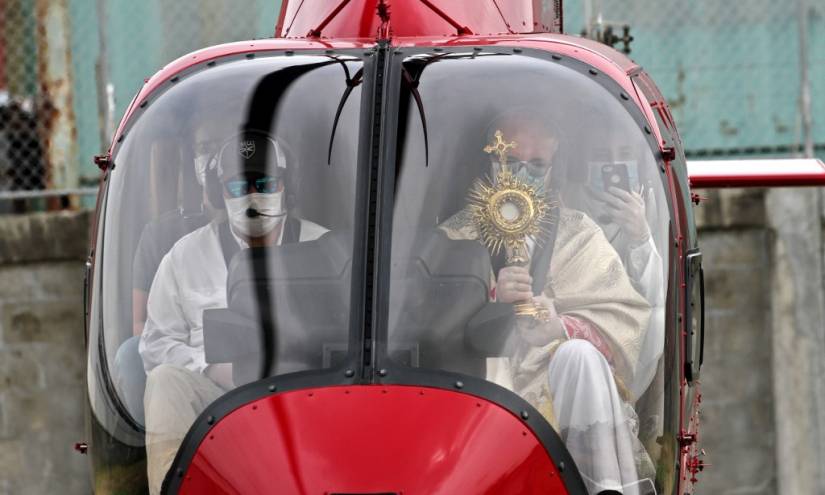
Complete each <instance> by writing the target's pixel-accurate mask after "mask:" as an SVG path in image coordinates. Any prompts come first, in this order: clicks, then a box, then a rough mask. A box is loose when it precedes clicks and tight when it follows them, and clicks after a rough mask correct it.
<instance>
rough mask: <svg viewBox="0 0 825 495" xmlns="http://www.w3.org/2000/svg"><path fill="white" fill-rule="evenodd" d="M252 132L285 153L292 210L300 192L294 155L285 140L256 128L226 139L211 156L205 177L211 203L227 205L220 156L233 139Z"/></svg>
mask: <svg viewBox="0 0 825 495" xmlns="http://www.w3.org/2000/svg"><path fill="white" fill-rule="evenodd" d="M250 134H251V135H257V136H260V137H263V138H265V139H267V140H268V141H270V142H271V143H272V144H273V147H275V148H276V149H279V150H280V152H281V153H282V154H283V155H284V159H285V161H286V170H285V171H284V190H285V191H286V194H285V204H286V208H287V210H291V209H292V208H293V206H294V205H295V198H296V195H297V192H298V184H296V183H295V181H294V180H293V178H294V177H295V175H296V174H293V173H292V163H293V160H294V155H293V154H292V153H291V151H290V150H289V148H287V147H286V146H285V145H284V143H283V142H278V141H276V140H275V139H273V138H272V137H271V136H270V135H269V133H266V132H264V131H259V130H255V129H249V130H244V131H242V132H239V133H237V134H234V135H233V136H231V137H229V138H227V139H225V140H224V141H223V142H222V143H221V145H220V146H219V147H218V150H217V151H216V152H215V153H214V154H213V155H212V156H211V157H210V158H209V161H208V162H207V165H206V173H205V178H204V184H205V187H206V196H207V198H208V199H209V203H210V204H211V205H212V207H213V208H215V209H219V210H223V209H225V208H226V205H225V204H224V202H223V184H222V183H221V179H220V177H218V158H219V156H220V154H221V153H222V152H223V150H224V148H225V147H226V146H227V145H229V144H231V143H232V142H233V141H237V140H238V138H239V137H242V136H249V135H250Z"/></svg>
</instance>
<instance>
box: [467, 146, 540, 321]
mask: <svg viewBox="0 0 825 495" xmlns="http://www.w3.org/2000/svg"><path fill="white" fill-rule="evenodd" d="M516 146H517V144H516V143H515V142H510V143H506V142H505V141H504V136H503V135H502V133H501V131H500V130H497V131H496V133H495V142H494V143H490V144H489V145H487V146H485V147H484V152H485V153H488V154H492V153H495V154H497V155H498V161H499V164H500V170H499V172H498V174H496V176H495V177H493V178H490V177H486V178H484V179H478V180H476V182H475V184H474V185H473V188H472V189H471V190H470V195H469V203H470V204H469V207H470V213H471V215H472V219H473V222H475V225H476V228H477V229H478V233H479V236H480V238H481V241H482V242H483V243H484V245H486V246H487V248H488V249H489V250H490V253H491V254H493V255H495V254H498V253H499V252H501V249H502V248H504V249H505V252H506V253H507V261H506V262H507V265H508V266H524V265H525V264H526V263H527V237H528V236H532V237H533V238H534V239H539V238H541V237H542V236H540V234H542V233H543V232H545V231H546V225H547V224H548V223H549V222H550V218H549V217H550V204H549V203H548V201H547V200H546V198H545V197H544V194H543V193H542V192H541V191H540V190H538V189H536V188H535V187H533V186H531V185H530V184H527V183H526V182H524V181H523V180H521V179H520V178H519V177H516V176H515V175H513V172H512V171H511V170H510V168H509V166H508V165H507V152H508V151H509V150H510V149H512V148H515V147H516ZM515 312H516V314H517V315H519V316H532V317H533V318H535V319H536V320H542V321H543V320H546V319H547V318H548V317H549V314H548V312H547V310H546V309H545V308H542V307H540V306H537V305H536V304H535V303H534V302H533V301H528V302H522V303H516V304H515Z"/></svg>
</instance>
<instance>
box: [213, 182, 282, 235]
mask: <svg viewBox="0 0 825 495" xmlns="http://www.w3.org/2000/svg"><path fill="white" fill-rule="evenodd" d="M283 195H284V193H283V191H281V192H276V193H270V194H265V193H252V194H245V195H243V196H241V197H239V198H224V203H225V204H226V212H227V215H228V217H229V223H230V224H231V225H232V228H233V229H234V230H235V231H236V232H237V233H238V234H241V235H245V236H247V237H263V236H265V235H266V234H268V233H270V232H272V231H273V230H274V229H275V228H276V227H277V226H278V225H279V224H280V223H281V221H282V220H283V218H284V215H286V210H285V209H284V202H283ZM250 209H252V210H255V211H257V212H258V216H254V215H253V216H252V217H250V216H249V215H248V214H247V210H250Z"/></svg>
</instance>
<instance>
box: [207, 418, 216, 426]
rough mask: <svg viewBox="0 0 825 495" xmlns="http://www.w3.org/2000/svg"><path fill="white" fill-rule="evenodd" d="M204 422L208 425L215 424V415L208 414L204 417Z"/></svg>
mask: <svg viewBox="0 0 825 495" xmlns="http://www.w3.org/2000/svg"><path fill="white" fill-rule="evenodd" d="M206 422H207V424H210V425H213V424H215V416H209V417H208V418H206Z"/></svg>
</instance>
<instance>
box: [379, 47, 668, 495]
mask: <svg viewBox="0 0 825 495" xmlns="http://www.w3.org/2000/svg"><path fill="white" fill-rule="evenodd" d="M403 71H404V73H405V78H404V79H403V80H402V83H401V96H400V98H401V102H400V110H399V112H400V114H401V117H400V121H399V132H398V136H399V137H398V142H397V149H398V167H397V178H396V183H397V186H396V194H395V209H394V217H393V234H392V245H393V250H392V274H391V282H390V303H389V311H388V332H389V345H388V350H389V355H390V358H391V359H393V360H394V361H395V362H397V363H399V364H402V365H407V366H418V367H431V368H438V369H443V370H448V371H453V372H460V373H464V374H470V375H474V376H478V377H481V378H485V379H487V380H489V381H492V382H494V383H496V384H498V385H500V386H502V387H505V388H507V389H509V390H511V391H513V392H515V393H517V394H518V395H520V396H521V397H522V398H524V399H526V400H527V401H528V402H529V403H531V405H533V407H535V408H536V409H537V410H538V411H540V412H541V413H542V414H543V415H544V417H545V418H546V419H547V420H548V421H549V422H550V423H551V424H552V425H553V426H554V427H555V428H556V430H557V431H558V432H559V433H560V435H561V436H562V439H563V440H564V441H565V444H566V446H567V448H568V450H569V451H570V452H571V454H572V455H573V457H574V459H575V460H576V463H577V465H578V467H579V469H580V471H581V473H582V475H583V478H584V480H585V484H586V485H587V486H588V489H589V490H590V491H591V493H598V492H600V491H602V490H617V491H619V492H621V493H637V492H638V493H645V494H647V493H652V492H653V489H654V487H655V485H656V483H657V481H656V477H657V475H656V473H657V461H658V460H659V453H660V450H661V449H660V446H659V445H658V444H657V441H656V440H657V438H658V437H659V436H660V435H661V426H662V424H661V419H662V418H661V415H662V383H661V382H662V380H661V378H662V377H661V373H660V372H661V368H660V366H661V364H662V355H663V349H664V331H665V328H664V303H665V296H666V292H667V280H666V276H665V273H667V256H668V252H667V243H666V236H667V233H668V219H669V216H668V206H667V203H666V200H665V194H664V188H663V185H662V184H663V183H662V180H661V176H662V174H661V172H660V170H659V166H658V164H657V161H656V159H655V158H654V155H653V153H652V151H651V145H650V143H649V141H648V139H647V136H646V135H645V133H644V131H643V130H642V127H641V126H640V125H639V124H637V123H636V122H634V120H633V117H631V115H630V114H629V113H628V111H627V109H625V108H623V103H624V101H623V99H622V98H621V97H620V94H619V93H618V92H617V93H616V94H610V92H608V90H607V89H605V87H603V86H602V85H601V84H599V83H598V82H597V81H596V80H595V79H596V77H594V74H592V73H590V72H589V71H588V70H587V69H586V68H585V69H584V70H581V69H580V70H575V69H574V68H571V67H568V66H565V65H564V64H563V63H558V62H557V61H556V60H552V59H551V57H549V56H547V57H546V59H540V58H535V57H528V56H520V55H512V54H502V53H495V52H494V51H490V52H485V51H483V50H482V51H474V52H469V53H456V52H453V53H450V54H433V53H427V54H422V55H418V56H410V57H408V58H407V59H406V60H405V61H404V63H403ZM404 81H406V83H405V82H404ZM411 82H412V83H411ZM626 99H627V98H625V100H626ZM657 370H658V371H657ZM664 462H665V463H668V464H669V463H670V460H669V458H667V457H666V458H665V461H664ZM658 468H661V469H659V470H660V471H662V472H666V471H668V470H669V469H670V468H669V466H664V467H663V466H658ZM661 477H662V476H661V473H660V478H661ZM659 483H660V485H659V486H661V484H662V483H664V481H663V480H662V479H660V480H659ZM660 490H661V488H660Z"/></svg>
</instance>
